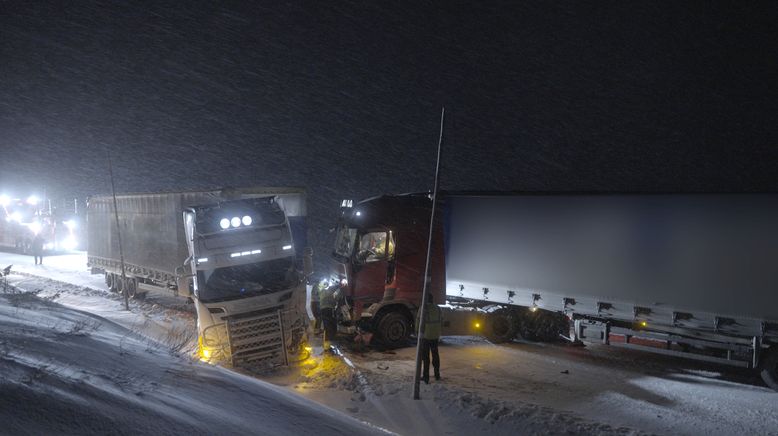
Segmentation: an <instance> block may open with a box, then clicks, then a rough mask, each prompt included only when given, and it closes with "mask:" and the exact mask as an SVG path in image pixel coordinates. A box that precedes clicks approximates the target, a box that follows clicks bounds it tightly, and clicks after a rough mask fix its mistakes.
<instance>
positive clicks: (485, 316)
mask: <svg viewBox="0 0 778 436" xmlns="http://www.w3.org/2000/svg"><path fill="white" fill-rule="evenodd" d="M438 202H439V204H438V206H439V208H438V213H437V215H436V219H435V221H434V232H433V244H432V247H431V254H432V259H431V263H430V272H429V283H430V285H429V291H430V293H431V295H433V297H434V298H435V301H442V300H441V299H442V298H443V296H444V295H445V297H446V300H447V301H448V303H450V304H449V305H448V306H447V307H448V308H449V309H451V310H449V313H448V314H447V316H448V323H447V324H446V323H444V331H445V332H447V333H449V334H472V333H479V334H484V335H486V336H488V337H490V338H493V339H496V340H508V339H511V338H513V337H514V336H515V335H517V334H521V335H523V336H524V337H525V338H528V339H543V338H549V337H553V338H558V337H559V335H560V333H561V334H562V335H563V336H564V337H566V338H568V339H570V340H573V341H578V340H598V341H602V342H605V343H612V344H614V345H616V344H618V345H621V346H625V347H635V348H641V349H646V350H649V351H655V352H661V353H665V354H677V355H683V356H687V357H693V358H697V359H703V360H709V361H714V362H721V363H728V364H733V365H739V366H746V367H752V368H760V369H761V370H762V375H763V377H764V378H765V380H766V381H767V383H768V384H770V385H771V386H772V387H774V388H776V389H778V226H776V223H778V195H777V194H721V195H718V194H716V195H714V194H697V195H676V194H667V195H659V194H657V195H654V194H636V195H610V194H607V195H603V194H597V195H585V194H576V195H571V194H564V195H557V194H524V193H483V192H469V193H468V192H441V193H439V195H438ZM431 206H432V202H431V196H430V195H429V194H427V193H423V194H403V195H382V196H377V197H373V198H368V199H365V200H362V201H359V202H356V203H353V202H351V201H344V202H343V203H342V209H341V216H340V218H339V220H338V227H337V229H338V231H337V233H336V241H335V247H334V250H333V253H332V257H333V265H334V266H335V268H334V270H333V277H332V280H333V281H334V282H338V281H342V280H343V279H345V281H343V282H342V283H345V285H343V286H342V287H343V288H345V289H344V294H345V295H346V302H347V305H348V306H347V307H348V308H349V311H348V316H345V315H344V316H343V320H342V322H341V325H342V326H344V329H350V330H352V331H355V330H356V329H360V330H362V331H367V332H372V333H375V334H377V337H378V339H379V340H381V341H382V342H383V343H384V345H387V346H402V345H403V344H404V343H406V342H407V338H408V336H409V334H410V332H411V331H412V328H411V325H412V324H413V323H414V319H415V317H414V313H415V312H416V310H417V308H418V307H419V305H420V302H421V290H422V288H423V284H424V281H425V278H424V277H423V275H424V273H423V271H424V270H425V253H426V252H427V236H428V232H429V227H428V226H429V215H430V209H431ZM376 241H378V243H377V242H376ZM464 309H468V310H464ZM344 313H345V312H344ZM568 327H572V328H568ZM560 328H561V330H562V331H561V332H560ZM659 346H661V348H660V347H659Z"/></svg>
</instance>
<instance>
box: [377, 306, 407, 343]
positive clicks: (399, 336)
mask: <svg viewBox="0 0 778 436" xmlns="http://www.w3.org/2000/svg"><path fill="white" fill-rule="evenodd" d="M376 335H377V336H378V340H379V341H380V342H381V344H382V345H383V346H385V347H387V348H400V347H403V346H405V345H407V343H408V338H409V337H410V336H411V323H410V322H409V321H408V317H407V316H405V315H403V314H402V313H399V312H387V313H386V314H384V315H383V316H382V317H381V319H379V320H378V326H377V328H376Z"/></svg>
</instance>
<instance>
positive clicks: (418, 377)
mask: <svg viewBox="0 0 778 436" xmlns="http://www.w3.org/2000/svg"><path fill="white" fill-rule="evenodd" d="M445 119H446V108H445V107H443V108H441V111H440V136H438V158H437V160H436V162H435V182H434V185H433V188H432V211H431V212H430V231H429V236H428V238H427V263H426V265H425V267H424V286H423V287H422V292H421V306H420V307H419V310H420V311H421V314H420V316H419V325H418V326H417V329H416V374H415V375H414V377H413V399H414V400H418V399H419V398H420V397H419V384H420V382H421V340H422V334H421V326H423V325H424V321H425V318H426V314H425V312H424V305H425V304H426V303H427V288H429V285H430V281H431V279H430V277H429V272H430V254H431V252H432V232H433V224H434V223H435V206H436V204H437V198H438V176H439V174H440V148H441V145H442V144H443V123H444V121H445Z"/></svg>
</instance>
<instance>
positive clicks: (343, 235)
mask: <svg viewBox="0 0 778 436" xmlns="http://www.w3.org/2000/svg"><path fill="white" fill-rule="evenodd" d="M356 239H357V229H352V228H349V227H347V226H345V225H341V226H340V227H338V233H337V235H335V254H337V255H338V256H343V257H349V256H351V253H352V252H353V251H354V244H355V242H356Z"/></svg>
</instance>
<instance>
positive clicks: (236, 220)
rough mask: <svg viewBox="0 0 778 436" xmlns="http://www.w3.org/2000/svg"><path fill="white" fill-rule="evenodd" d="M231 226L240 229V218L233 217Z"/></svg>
mask: <svg viewBox="0 0 778 436" xmlns="http://www.w3.org/2000/svg"><path fill="white" fill-rule="evenodd" d="M230 224H232V227H240V218H238V217H236V216H235V217H232V220H230Z"/></svg>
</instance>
